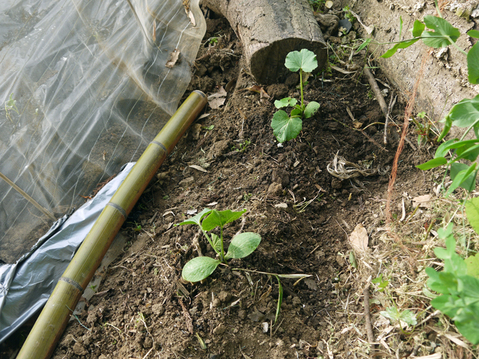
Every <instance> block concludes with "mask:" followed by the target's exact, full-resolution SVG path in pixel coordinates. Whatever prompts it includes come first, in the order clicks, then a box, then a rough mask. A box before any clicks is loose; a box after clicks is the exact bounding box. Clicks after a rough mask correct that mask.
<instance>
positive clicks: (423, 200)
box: [412, 194, 432, 208]
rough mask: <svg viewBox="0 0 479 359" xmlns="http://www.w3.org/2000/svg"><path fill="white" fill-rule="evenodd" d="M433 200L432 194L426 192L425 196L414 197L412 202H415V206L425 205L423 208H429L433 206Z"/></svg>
mask: <svg viewBox="0 0 479 359" xmlns="http://www.w3.org/2000/svg"><path fill="white" fill-rule="evenodd" d="M431 200H432V196H431V195H430V194H425V195H423V196H418V197H414V198H413V199H412V202H413V206H414V207H417V206H419V207H423V208H429V207H431V204H432V203H431Z"/></svg>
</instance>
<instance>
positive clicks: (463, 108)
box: [446, 95, 479, 127]
mask: <svg viewBox="0 0 479 359" xmlns="http://www.w3.org/2000/svg"><path fill="white" fill-rule="evenodd" d="M447 118H450V120H451V121H452V122H453V123H454V125H456V126H457V127H469V126H472V125H473V124H474V123H475V122H477V121H478V119H479V95H477V96H476V97H474V98H472V99H468V98H466V99H464V100H461V101H459V102H458V103H457V104H455V105H454V106H453V107H452V109H451V111H450V112H449V114H448V115H447V117H446V123H447Z"/></svg>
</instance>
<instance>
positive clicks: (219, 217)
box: [177, 208, 261, 282]
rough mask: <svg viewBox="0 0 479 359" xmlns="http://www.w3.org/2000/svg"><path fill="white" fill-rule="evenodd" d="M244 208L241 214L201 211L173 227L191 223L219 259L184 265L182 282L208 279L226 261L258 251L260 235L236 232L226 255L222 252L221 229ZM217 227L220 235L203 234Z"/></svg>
mask: <svg viewBox="0 0 479 359" xmlns="http://www.w3.org/2000/svg"><path fill="white" fill-rule="evenodd" d="M245 212H246V209H244V210H242V211H231V210H225V211H217V210H215V209H208V208H205V209H203V210H202V211H201V212H200V213H198V214H196V215H195V216H193V217H191V218H190V219H187V220H186V221H183V222H181V223H179V224H177V226H183V225H187V224H195V225H197V226H199V227H200V229H201V231H202V232H203V234H204V235H205V237H206V239H207V240H208V242H209V243H210V245H211V248H213V250H214V251H215V252H216V253H217V254H218V256H219V259H214V258H210V257H196V258H193V259H192V260H190V261H189V262H188V263H186V264H185V266H184V267H183V271H182V277H183V279H185V280H187V281H189V282H199V281H201V280H203V279H206V278H208V277H209V276H210V275H211V273H213V272H214V271H215V269H216V268H217V267H218V265H220V264H221V263H225V264H226V263H227V261H228V259H233V258H244V257H246V256H249V255H250V254H251V253H253V252H254V251H255V249H256V248H258V246H259V244H260V242H261V236H260V235H259V234H256V233H252V232H245V233H240V234H237V235H236V236H234V237H233V238H232V240H231V243H230V245H229V247H228V253H226V255H225V253H224V240H223V228H224V226H225V225H227V224H228V223H231V222H234V221H236V220H237V219H239V218H240V217H241V216H242V215H243V214H244V213H245ZM217 227H219V228H220V235H217V234H215V233H210V234H209V235H208V233H207V232H209V231H211V230H213V229H215V228H217Z"/></svg>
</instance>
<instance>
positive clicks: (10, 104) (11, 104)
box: [5, 93, 20, 123]
mask: <svg viewBox="0 0 479 359" xmlns="http://www.w3.org/2000/svg"><path fill="white" fill-rule="evenodd" d="M11 111H14V112H16V113H17V115H19V114H20V112H19V111H18V108H17V100H15V99H14V98H13V93H12V94H10V98H9V99H8V101H6V102H5V113H6V115H7V118H8V119H9V120H10V122H12V123H13V120H12V115H11Z"/></svg>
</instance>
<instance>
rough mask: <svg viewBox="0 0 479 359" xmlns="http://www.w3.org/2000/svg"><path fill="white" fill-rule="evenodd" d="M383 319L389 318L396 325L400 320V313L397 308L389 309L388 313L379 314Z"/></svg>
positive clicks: (387, 309)
mask: <svg viewBox="0 0 479 359" xmlns="http://www.w3.org/2000/svg"><path fill="white" fill-rule="evenodd" d="M379 314H381V315H382V316H383V317H385V318H388V319H389V320H390V321H391V322H393V323H395V322H397V321H398V320H399V316H400V314H399V312H398V309H397V308H396V307H388V308H386V311H382V312H379Z"/></svg>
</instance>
